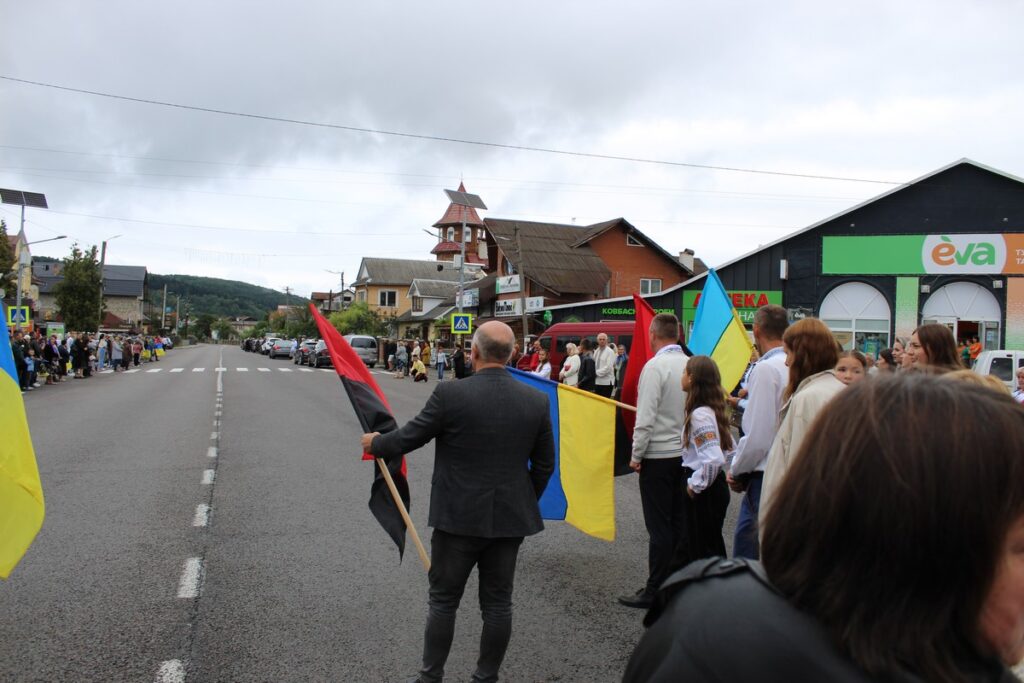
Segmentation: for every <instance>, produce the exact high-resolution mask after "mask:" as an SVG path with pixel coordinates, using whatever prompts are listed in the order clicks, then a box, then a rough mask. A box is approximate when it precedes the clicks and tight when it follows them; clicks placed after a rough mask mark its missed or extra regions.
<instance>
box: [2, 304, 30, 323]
mask: <svg viewBox="0 0 1024 683" xmlns="http://www.w3.org/2000/svg"><path fill="white" fill-rule="evenodd" d="M27 322H28V306H11V307H10V308H8V309H7V323H8V324H9V325H18V324H21V325H24V324H25V323H27Z"/></svg>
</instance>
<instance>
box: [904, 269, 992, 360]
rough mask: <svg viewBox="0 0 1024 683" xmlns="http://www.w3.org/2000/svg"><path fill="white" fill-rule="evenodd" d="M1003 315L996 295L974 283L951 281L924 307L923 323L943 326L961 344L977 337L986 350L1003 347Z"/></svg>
mask: <svg viewBox="0 0 1024 683" xmlns="http://www.w3.org/2000/svg"><path fill="white" fill-rule="evenodd" d="M1002 317H1003V313H1002V311H1001V310H1000V309H999V302H998V301H997V300H996V298H995V296H993V294H992V292H990V291H989V290H987V289H986V288H984V287H982V286H981V285H978V284H975V283H973V282H951V283H949V284H948V285H945V286H942V287H939V288H938V289H936V290H935V291H934V292H932V294H931V296H929V297H928V300H927V301H925V302H924V306H923V307H922V308H921V322H922V323H941V324H943V325H946V326H947V327H949V329H951V330H952V331H953V337H954V338H956V340H957V341H970V339H971V338H972V337H977V338H978V339H979V340H980V341H981V343H982V344H983V345H984V347H985V348H986V349H998V348H999V323H1000V321H1001V320H1002Z"/></svg>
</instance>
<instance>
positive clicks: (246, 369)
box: [235, 363, 440, 372]
mask: <svg viewBox="0 0 1024 683" xmlns="http://www.w3.org/2000/svg"><path fill="white" fill-rule="evenodd" d="M438 365H440V363H438ZM235 370H237V371H238V372H249V368H235Z"/></svg>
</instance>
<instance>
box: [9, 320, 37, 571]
mask: <svg viewBox="0 0 1024 683" xmlns="http://www.w3.org/2000/svg"><path fill="white" fill-rule="evenodd" d="M44 512H45V505H44V502H43V486H42V483H41V482H40V481H39V469H38V468H37V467H36V455H35V451H34V450H33V448H32V439H31V437H30V436H29V432H28V421H27V419H26V418H25V404H24V402H23V401H22V399H21V390H20V388H19V386H18V374H17V370H16V369H15V366H14V357H13V355H12V353H11V346H10V341H9V339H8V334H7V328H6V326H4V329H3V330H2V331H0V579H6V578H8V577H9V576H10V575H11V571H13V570H14V567H15V566H16V565H17V564H18V562H19V561H21V558H22V557H23V556H24V555H25V551H27V550H28V547H29V546H30V545H31V544H32V541H33V540H34V539H35V537H36V534H37V533H39V529H41V528H42V526H43V516H44Z"/></svg>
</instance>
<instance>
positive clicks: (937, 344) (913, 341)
mask: <svg viewBox="0 0 1024 683" xmlns="http://www.w3.org/2000/svg"><path fill="white" fill-rule="evenodd" d="M906 354H907V355H908V356H910V360H911V362H912V363H913V367H914V368H916V369H918V370H923V369H925V368H927V369H929V370H933V371H938V372H949V371H952V370H962V369H963V367H964V366H963V363H961V362H960V354H959V353H958V352H957V350H956V339H953V332H952V330H950V329H949V328H948V327H946V326H945V325H940V324H938V323H929V324H927V325H921V326H920V327H919V328H917V329H916V330H914V333H913V334H912V335H910V343H909V344H908V345H907V350H906Z"/></svg>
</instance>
